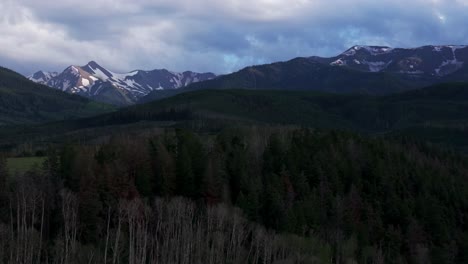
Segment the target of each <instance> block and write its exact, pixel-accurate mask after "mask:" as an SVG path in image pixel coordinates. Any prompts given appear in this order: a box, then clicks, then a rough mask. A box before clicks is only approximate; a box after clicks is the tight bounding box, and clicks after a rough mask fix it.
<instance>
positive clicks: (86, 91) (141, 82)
mask: <svg viewBox="0 0 468 264" xmlns="http://www.w3.org/2000/svg"><path fill="white" fill-rule="evenodd" d="M214 77H215V75H214V74H212V73H195V72H189V71H187V72H183V73H175V72H170V71H168V70H164V69H162V70H152V71H142V70H136V71H132V72H129V73H125V74H119V73H114V72H112V71H110V70H107V69H105V68H104V67H102V66H100V65H99V64H98V63H96V62H94V61H91V62H89V63H88V64H86V65H85V66H70V67H68V68H66V69H65V70H64V71H63V72H62V73H60V74H48V73H44V72H42V71H39V72H37V73H35V74H34V75H32V76H30V77H29V79H30V80H32V81H35V82H39V83H42V84H46V85H48V86H50V87H52V88H56V89H59V90H62V91H64V92H68V93H72V94H78V95H81V96H85V97H88V98H92V99H94V100H97V101H101V102H106V103H111V104H114V105H129V104H132V103H134V102H136V101H137V100H138V99H139V98H141V97H143V96H145V95H147V94H148V93H150V92H151V91H153V90H164V89H178V88H181V87H185V86H187V85H189V84H191V83H194V82H198V81H204V80H208V79H212V78H214Z"/></svg>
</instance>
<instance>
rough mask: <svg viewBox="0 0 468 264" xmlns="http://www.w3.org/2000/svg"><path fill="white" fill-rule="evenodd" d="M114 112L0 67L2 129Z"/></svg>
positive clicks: (0, 118) (0, 122) (0, 116)
mask: <svg viewBox="0 0 468 264" xmlns="http://www.w3.org/2000/svg"><path fill="white" fill-rule="evenodd" d="M111 110H113V108H112V107H110V106H107V105H102V104H99V103H96V102H92V101H89V100H88V99H85V98H82V97H79V96H75V95H69V94H66V93H63V92H60V91H56V90H52V89H50V88H48V87H46V86H43V85H40V84H36V83H34V82H32V81H30V80H28V79H26V78H25V77H23V76H22V75H20V74H18V73H16V72H14V71H11V70H9V69H6V68H0V126H3V125H16V124H32V123H39V122H47V121H56V120H62V119H72V118H80V117H87V116H92V115H96V114H100V113H105V112H109V111H111Z"/></svg>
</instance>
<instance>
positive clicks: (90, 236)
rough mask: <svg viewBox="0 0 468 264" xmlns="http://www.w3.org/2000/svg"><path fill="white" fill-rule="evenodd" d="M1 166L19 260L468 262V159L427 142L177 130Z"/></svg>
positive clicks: (6, 246) (300, 132) (7, 251)
mask: <svg viewBox="0 0 468 264" xmlns="http://www.w3.org/2000/svg"><path fill="white" fill-rule="evenodd" d="M0 164H1V165H0V171H1V172H2V173H1V175H2V177H1V178H0V180H1V181H2V183H7V184H1V185H0V186H4V187H3V188H2V189H1V197H2V198H1V201H2V203H1V204H2V205H1V209H0V210H1V211H2V213H1V214H0V215H2V219H1V220H2V225H1V227H0V233H1V234H2V237H3V238H4V239H2V242H1V243H0V247H1V248H2V250H0V252H3V255H0V257H1V258H2V260H3V261H4V262H7V263H8V261H11V259H12V258H19V259H21V260H20V261H22V263H36V262H37V260H38V259H41V261H47V262H53V263H111V262H112V263H114V261H123V262H127V261H128V262H129V263H144V262H147V263H156V262H157V261H159V262H162V263H279V261H283V262H281V263H429V262H431V263H466V262H467V261H468V255H467V250H466V249H467V248H468V230H467V228H468V226H467V220H468V219H467V218H468V186H467V185H468V181H467V177H468V162H467V160H466V158H465V157H464V156H461V155H459V154H456V153H454V152H445V151H440V150H437V149H436V148H433V147H431V146H429V145H426V144H416V143H412V142H409V141H403V140H389V139H379V138H376V139H369V138H365V137H361V136H356V135H353V134H351V133H343V132H320V131H316V130H311V129H299V128H290V127H281V126H280V127H270V126H256V127H239V128H235V129H234V128H233V129H224V130H223V131H220V132H217V133H214V134H213V133H208V134H207V133H194V132H191V131H190V130H185V129H171V128H167V129H159V130H155V131H153V133H148V134H146V135H145V136H141V137H129V136H128V135H125V134H123V135H121V136H115V137H113V138H111V139H109V140H107V141H106V142H101V143H100V144H87V145H84V144H67V145H64V146H62V147H60V148H54V149H49V150H48V155H47V159H46V162H44V164H42V165H40V166H38V167H36V168H34V169H32V170H31V171H30V172H28V173H26V174H25V175H15V174H13V175H8V176H5V175H7V173H6V169H5V167H6V164H5V162H2V163H0ZM158 197H159V198H158ZM173 197H185V198H184V199H182V198H173ZM187 199H190V200H187ZM192 201H193V202H192ZM234 208H239V210H238V209H234ZM247 219H248V220H247ZM253 223H257V224H253ZM258 224H261V225H262V226H264V227H265V228H266V229H264V228H263V227H260V226H259V225H258ZM272 230H275V231H276V234H275V233H273V231H272ZM182 238H188V239H182ZM201 242H203V243H201ZM221 248H222V249H224V250H219V249H221ZM210 252H211V253H210ZM214 252H217V253H214ZM64 259H65V260H64ZM35 261H36V262H35Z"/></svg>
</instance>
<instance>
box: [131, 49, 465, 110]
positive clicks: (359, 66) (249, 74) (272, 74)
mask: <svg viewBox="0 0 468 264" xmlns="http://www.w3.org/2000/svg"><path fill="white" fill-rule="evenodd" d="M467 62H468V46H451V45H447V46H423V47H418V48H411V49H403V48H389V47H383V46H354V47H351V48H350V49H348V50H346V51H345V52H343V53H341V54H340V55H338V56H334V57H331V58H324V57H299V58H295V59H292V60H289V61H286V62H276V63H272V64H265V65H257V66H250V67H246V68H244V69H242V70H240V71H238V72H234V73H232V74H227V75H223V76H219V77H218V78H215V79H212V80H208V81H205V82H200V83H194V84H192V85H190V86H188V87H186V88H183V89H179V90H172V91H153V92H151V93H150V94H149V95H148V96H146V97H144V98H142V99H140V102H143V103H145V102H149V101H152V100H156V99H161V98H164V97H169V96H172V95H174V94H176V93H180V92H184V91H190V90H201V89H238V88H242V89H254V90H263V89H267V90H269V89H280V90H311V91H322V92H332V93H359V94H372V95H386V94H391V93H396V92H403V91H407V90H412V89H416V88H422V87H426V86H430V85H434V84H437V83H443V82H454V81H456V82H463V81H468V65H467Z"/></svg>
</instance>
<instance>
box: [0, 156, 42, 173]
mask: <svg viewBox="0 0 468 264" xmlns="http://www.w3.org/2000/svg"><path fill="white" fill-rule="evenodd" d="M44 160H45V157H26V158H9V159H7V164H8V170H9V171H10V173H11V174H14V173H17V172H18V173H25V172H26V171H28V170H29V169H31V168H32V167H34V166H35V165H41V164H42V163H43V162H44Z"/></svg>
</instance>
